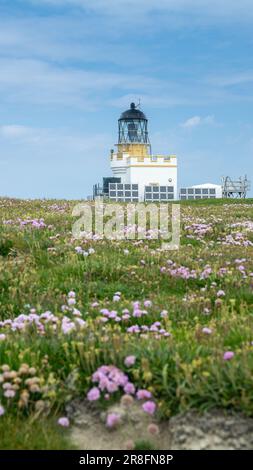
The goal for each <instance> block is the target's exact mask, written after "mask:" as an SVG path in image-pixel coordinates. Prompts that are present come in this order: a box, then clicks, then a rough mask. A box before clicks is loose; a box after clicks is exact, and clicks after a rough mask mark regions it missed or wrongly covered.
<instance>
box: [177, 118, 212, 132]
mask: <svg viewBox="0 0 253 470" xmlns="http://www.w3.org/2000/svg"><path fill="white" fill-rule="evenodd" d="M213 123H214V116H206V117H200V116H193V117H191V118H189V119H187V120H186V121H185V122H183V123H182V124H181V127H183V128H184V129H193V128H194V127H198V126H200V125H202V124H213Z"/></svg>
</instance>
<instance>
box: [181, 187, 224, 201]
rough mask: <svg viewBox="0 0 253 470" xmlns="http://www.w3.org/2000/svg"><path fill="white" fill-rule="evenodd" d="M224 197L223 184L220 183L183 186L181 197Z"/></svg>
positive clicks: (182, 198) (184, 198) (183, 198)
mask: <svg viewBox="0 0 253 470" xmlns="http://www.w3.org/2000/svg"><path fill="white" fill-rule="evenodd" d="M218 198H222V186H221V185H219V184H212V183H204V184H196V185H194V186H190V187H187V188H181V189H180V191H179V199H180V200H186V199H218Z"/></svg>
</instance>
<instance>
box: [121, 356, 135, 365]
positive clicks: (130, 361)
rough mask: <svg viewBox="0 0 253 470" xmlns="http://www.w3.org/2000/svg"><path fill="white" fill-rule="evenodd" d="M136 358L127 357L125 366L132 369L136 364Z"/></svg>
mask: <svg viewBox="0 0 253 470" xmlns="http://www.w3.org/2000/svg"><path fill="white" fill-rule="evenodd" d="M135 361H136V357H135V356H127V357H126V359H125V360H124V364H125V366H127V367H131V366H133V365H134V364H135Z"/></svg>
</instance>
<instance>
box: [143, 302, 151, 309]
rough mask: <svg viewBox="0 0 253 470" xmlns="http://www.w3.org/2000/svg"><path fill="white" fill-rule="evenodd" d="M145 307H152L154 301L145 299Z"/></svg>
mask: <svg viewBox="0 0 253 470" xmlns="http://www.w3.org/2000/svg"><path fill="white" fill-rule="evenodd" d="M144 307H145V308H148V307H152V302H151V300H144Z"/></svg>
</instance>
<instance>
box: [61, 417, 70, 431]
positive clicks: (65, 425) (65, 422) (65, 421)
mask: <svg viewBox="0 0 253 470" xmlns="http://www.w3.org/2000/svg"><path fill="white" fill-rule="evenodd" d="M58 424H59V426H62V427H63V428H68V427H69V419H68V418H66V417H65V416H62V417H61V418H59V419H58Z"/></svg>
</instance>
